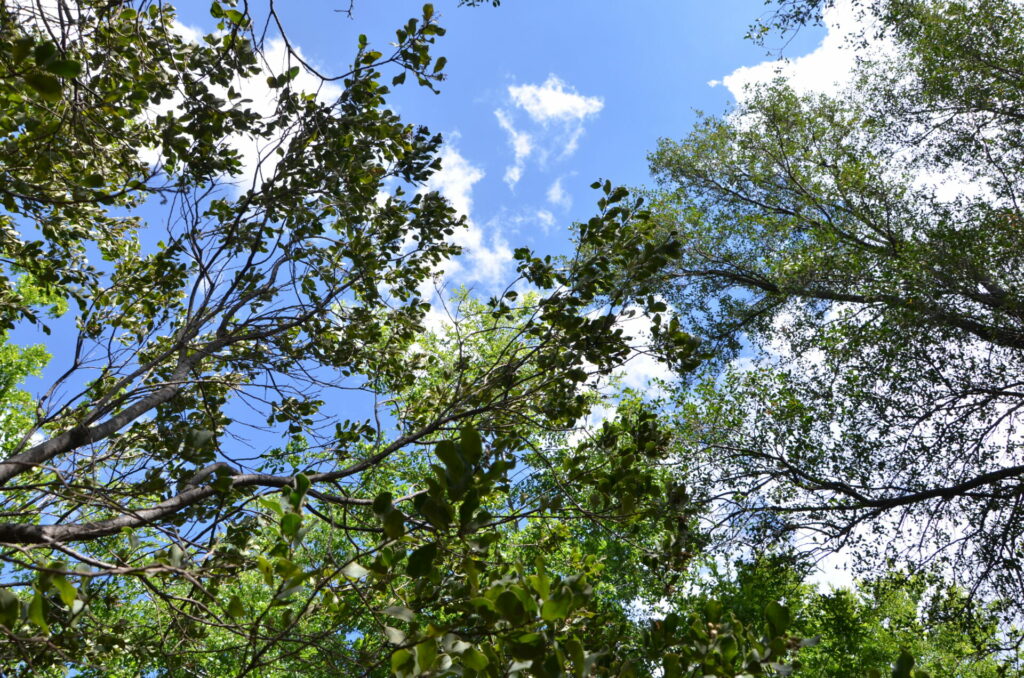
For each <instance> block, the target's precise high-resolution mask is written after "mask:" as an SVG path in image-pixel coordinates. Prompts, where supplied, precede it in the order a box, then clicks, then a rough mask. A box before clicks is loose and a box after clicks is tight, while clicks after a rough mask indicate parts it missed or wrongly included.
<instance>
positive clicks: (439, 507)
mask: <svg viewBox="0 0 1024 678" xmlns="http://www.w3.org/2000/svg"><path fill="white" fill-rule="evenodd" d="M418 508H419V511H420V513H422V514H423V517H425V518H426V519H427V520H428V521H430V524H431V525H433V526H434V527H436V528H437V529H439V530H446V529H448V526H449V525H451V524H452V513H451V510H450V509H449V508H448V505H447V504H445V503H442V502H440V501H438V500H436V499H434V498H433V497H430V496H427V497H425V498H423V500H422V501H421V502H420V505H419V507H418Z"/></svg>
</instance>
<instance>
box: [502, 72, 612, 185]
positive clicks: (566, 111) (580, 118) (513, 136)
mask: <svg viewBox="0 0 1024 678" xmlns="http://www.w3.org/2000/svg"><path fill="white" fill-rule="evenodd" d="M508 97H509V103H510V104H511V106H510V107H507V108H499V109H497V110H495V111H494V115H495V117H496V118H497V119H498V124H499V125H500V126H501V128H502V129H503V130H505V132H506V133H507V134H508V137H509V144H510V145H511V147H512V151H513V154H514V161H513V163H512V164H511V165H509V166H508V167H507V168H506V169H505V183H507V184H508V185H509V188H514V187H515V185H516V183H518V182H519V180H520V179H521V178H522V176H523V172H524V171H525V169H526V160H527V159H528V158H531V157H536V158H537V160H538V162H539V164H540V165H541V166H546V165H547V164H548V161H549V159H550V158H552V157H554V158H557V159H564V158H567V157H569V156H570V155H572V154H573V153H575V152H576V149H577V148H578V146H579V142H580V138H581V137H582V136H583V131H584V122H585V121H586V120H587V119H589V118H592V117H593V116H595V115H597V114H598V113H600V112H601V109H603V108H604V100H603V99H601V98H600V97H592V96H584V95H582V94H580V93H578V92H577V91H576V88H574V87H572V86H571V85H569V84H567V83H566V82H564V81H563V80H561V79H560V78H559V77H558V76H556V75H549V76H548V79H547V80H545V81H544V82H543V83H542V84H540V85H512V86H510V87H509V88H508ZM518 111H522V112H523V113H525V119H523V120H522V124H520V123H519V122H517V121H516V119H515V116H516V113H517V112H518ZM524 125H527V126H529V125H532V127H533V129H531V130H529V131H527V130H525V129H524Z"/></svg>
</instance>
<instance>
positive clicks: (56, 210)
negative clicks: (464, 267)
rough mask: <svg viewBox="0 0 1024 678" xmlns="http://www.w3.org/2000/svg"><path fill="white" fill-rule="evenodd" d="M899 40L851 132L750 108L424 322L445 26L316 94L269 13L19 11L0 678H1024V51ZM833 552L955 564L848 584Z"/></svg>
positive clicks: (445, 221)
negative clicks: (409, 99) (644, 387)
mask: <svg viewBox="0 0 1024 678" xmlns="http://www.w3.org/2000/svg"><path fill="white" fill-rule="evenodd" d="M457 4H458V5H467V6H471V7H472V6H477V5H491V6H498V5H499V4H500V3H499V2H498V1H497V0H491V2H485V1H483V0H462V1H461V2H459V3H457ZM787 7H789V9H786V8H787ZM818 7H819V3H790V4H787V3H782V10H780V12H781V13H780V14H779V17H780V19H779V21H780V24H781V25H783V26H784V27H785V26H787V25H792V24H793V22H796V23H802V22H805V21H806V20H807V19H808V18H809V17H811V16H812V14H811V13H809V12H814V11H817V10H818ZM879 7H882V6H881V5H879ZM794 8H803V9H800V10H799V11H797V13H795V14H792V13H791V14H786V12H789V11H790V10H793V11H796V9H794ZM342 11H343V12H346V11H347V13H348V14H350V15H351V14H352V5H351V4H349V5H348V9H347V10H345V9H344V8H342ZM459 11H501V10H500V9H496V10H493V9H489V8H481V9H476V10H471V9H466V10H459ZM877 11H879V12H883V11H884V15H883V16H884V21H885V22H886V23H885V25H886V26H888V27H889V30H890V33H891V35H892V37H893V39H894V40H895V41H896V44H897V45H898V46H899V52H898V54H897V55H896V56H895V57H893V58H892V59H879V60H877V61H875V62H866V63H864V64H863V65H862V67H861V70H860V81H859V84H858V88H859V91H860V95H859V96H858V97H855V98H852V99H849V100H835V99H829V98H827V97H801V96H798V95H796V94H795V93H793V92H792V91H791V90H789V89H788V88H787V87H786V86H785V84H784V83H776V84H775V85H772V86H771V87H767V88H764V89H762V90H760V91H758V92H756V93H753V94H752V95H751V98H750V99H749V100H748V101H747V102H746V103H744V104H742V105H741V107H740V108H738V109H737V110H736V111H735V112H733V113H732V114H730V115H729V116H728V117H726V118H723V119H714V118H706V119H705V120H704V121H703V122H702V123H701V124H700V125H699V126H698V128H697V129H696V130H695V131H694V132H693V133H692V134H691V135H690V137H688V138H687V139H686V140H685V141H683V142H681V143H674V142H669V141H665V142H663V143H662V145H661V146H660V148H659V149H658V151H657V152H656V153H655V154H654V155H653V156H652V160H653V165H654V170H655V173H656V175H657V176H658V177H659V179H661V180H662V187H661V189H660V190H657V191H650V192H647V195H644V196H639V197H638V196H637V195H632V194H631V192H630V191H628V190H627V189H625V188H622V187H618V186H616V185H614V184H613V182H612V181H609V180H598V181H596V182H595V183H594V184H593V186H592V188H593V189H594V191H595V195H596V196H597V198H596V208H595V210H594V216H593V217H591V218H589V219H588V220H586V221H584V222H582V223H578V224H575V226H574V231H573V233H574V235H575V242H574V249H573V251H572V252H570V253H568V254H566V255H564V256H557V257H556V256H552V255H549V254H547V253H537V252H533V251H531V250H529V249H527V248H518V249H516V250H515V262H516V275H515V277H514V278H513V279H510V280H508V281H505V284H506V286H505V287H504V289H503V290H502V291H501V293H499V294H495V295H494V296H492V297H491V298H487V299H481V298H478V297H476V296H475V295H474V293H473V292H471V291H469V290H454V291H453V290H442V291H440V292H438V293H437V294H438V297H439V298H440V303H436V304H435V303H432V302H437V299H436V298H435V296H434V295H435V292H436V288H435V285H436V282H437V280H438V277H439V275H440V274H441V273H442V272H443V270H444V267H445V265H446V264H448V263H449V262H450V261H451V260H452V259H453V258H455V257H457V256H458V255H459V254H460V248H459V247H458V246H457V245H456V244H455V241H456V237H455V236H456V234H457V232H458V231H459V229H463V228H466V226H467V224H466V221H465V219H464V217H462V216H460V215H458V214H457V213H456V211H455V210H454V209H453V207H452V205H451V204H450V203H449V202H448V201H447V200H446V199H445V198H444V197H442V196H441V195H439V194H438V193H436V192H433V191H430V190H428V180H429V179H430V178H431V176H433V175H434V174H435V173H436V172H437V171H438V170H439V169H440V168H441V159H440V158H441V154H440V150H441V146H442V143H443V140H442V138H441V137H440V136H439V135H437V134H434V133H432V132H431V131H430V130H428V129H426V128H424V127H422V126H418V125H416V124H413V123H409V122H406V121H404V120H403V119H402V118H401V117H400V116H399V115H398V114H396V113H395V112H394V111H393V110H392V108H391V106H390V104H389V99H390V97H391V96H392V91H393V90H394V89H395V88H398V87H414V86H418V87H424V88H427V89H428V90H431V91H435V92H437V91H439V90H440V89H441V88H442V86H443V82H444V77H445V65H446V59H445V58H444V57H442V56H438V55H437V54H436V51H437V49H438V45H437V43H438V41H439V39H440V38H442V36H444V33H445V31H444V28H443V27H442V26H441V25H440V24H439V22H438V15H437V13H436V12H435V9H434V7H433V6H432V5H429V4H427V5H424V6H423V8H422V10H421V12H420V13H419V14H418V15H417V16H416V17H414V18H411V19H409V20H408V22H406V23H405V24H404V25H402V26H400V27H396V30H395V35H394V41H393V42H391V43H389V44H388V45H386V46H375V45H374V44H373V43H371V41H370V40H368V39H367V37H366V36H359V37H358V38H357V39H355V40H354V41H353V44H352V45H351V46H350V49H351V50H352V59H351V64H350V66H349V67H348V68H347V69H344V70H343V71H342V72H339V73H327V72H322V71H321V70H318V69H316V68H315V67H314V66H313V65H311V64H310V63H309V62H308V61H307V60H306V59H304V58H303V56H302V54H301V53H300V52H299V51H298V50H297V49H296V48H295V47H294V46H293V45H292V44H291V42H289V40H288V36H287V33H286V29H287V25H286V22H285V21H284V20H283V19H282V17H281V16H279V14H278V13H277V11H276V9H275V7H274V4H273V3H268V4H267V5H266V6H265V7H258V6H256V4H252V6H250V5H249V4H248V3H237V2H231V1H228V0H224V1H218V2H214V3H213V4H212V5H211V7H210V17H211V19H212V21H213V23H214V24H215V27H214V29H213V30H212V32H211V33H209V34H207V35H193V34H192V32H191V31H190V30H187V29H185V28H184V26H183V25H182V24H181V23H180V21H179V20H178V18H177V16H176V14H175V9H174V7H173V6H171V5H169V4H167V3H162V2H152V1H150V0H116V1H114V2H111V1H110V0H60V1H58V2H56V3H27V2H13V1H5V2H3V3H0V73H2V75H3V77H2V78H0V227H2V228H0V251H2V256H0V325H2V326H3V329H4V332H6V333H7V334H4V335H3V337H2V339H4V342H3V344H2V345H0V403H2V406H3V415H2V417H0V673H3V675H11V676H49V675H52V676H63V675H76V676H126V677H127V676H139V675H147V676H148V675H159V676H165V675H166V676H195V675H211V676H284V675H301V676H337V675H343V676H348V675H365V676H397V677H399V678H406V677H412V676H447V675H452V676H465V677H467V678H472V677H474V676H481V677H484V676H486V677H489V678H499V677H505V676H519V677H522V678H526V677H527V676H536V677H538V678H547V677H552V678H553V677H556V676H567V675H572V676H577V677H580V678H582V677H584V676H621V677H623V678H628V677H636V676H664V677H665V678H697V677H701V678H707V677H708V676H716V677H722V678H726V677H728V678H747V677H748V676H754V675H780V676H785V675H804V676H821V677H822V678H825V677H830V678H831V677H832V676H845V675H854V674H865V675H868V676H873V675H880V673H879V671H885V672H886V673H890V672H891V675H892V676H893V678H925V677H927V676H929V675H936V676H950V677H951V678H952V677H954V676H964V677H966V676H983V677H987V676H993V677H994V676H996V675H999V676H1004V675H1015V674H1012V673H1010V671H1011V670H1015V669H1019V657H1018V656H1017V654H1015V653H1016V652H1017V651H1016V650H1015V649H1014V648H1013V647H1011V646H1008V645H1007V644H1006V642H1007V640H1008V639H1010V638H1011V634H1009V633H1007V632H1006V626H1005V624H1004V620H1005V618H1006V615H1005V612H1006V611H1007V610H1008V609H1011V611H1012V608H1011V606H1008V605H1007V603H1006V602H1005V601H1006V600H1013V598H1012V596H1014V595H1018V594H1024V591H1021V590H1020V588H1021V587H1019V573H1020V567H1019V564H1017V563H1018V561H1019V556H1020V549H1021V546H1020V539H1021V534H1020V530H1021V529H1022V528H1021V527H1020V523H1021V520H1020V517H1019V515H1018V512H1019V506H1018V504H1019V503H1020V502H1019V499H1020V495H1021V492H1020V487H1021V486H1020V482H1021V481H1020V476H1021V471H1020V469H1021V468H1022V464H1024V461H1022V460H1020V459H1019V458H1018V457H1020V455H1021V450H1020V449H1019V440H1018V439H1017V437H1016V436H1015V435H1014V432H1015V429H1014V426H1015V417H1016V409H1017V407H1018V406H1019V403H1020V396H1021V394H1020V393H1019V391H1020V388H1019V384H1018V382H1019V381H1020V375H1019V372H1020V370H1019V368H1018V365H1019V363H1020V357H1021V356H1020V355H1019V353H1020V351H1021V348H1022V341H1024V339H1022V337H1024V328H1022V327H1021V321H1022V320H1024V316H1022V315H1021V309H1022V308H1024V306H1022V304H1021V299H1020V298H1019V297H1020V295H1019V292H1018V290H1017V284H1018V283H1019V282H1020V281H1019V280H1018V278H1019V274H1020V269H1021V266H1020V264H1021V261H1020V257H1021V253H1022V252H1024V248H1022V247H1020V245H1021V244H1022V243H1021V242H1020V229H1019V227H1018V226H1019V224H1018V220H1019V216H1020V215H1019V210H1018V209H1017V204H1016V202H1015V195H1016V190H1017V188H1016V187H1017V179H1016V174H1015V172H1016V168H1017V167H1018V166H1019V164H1020V163H1019V162H1018V160H1019V158H1018V157H1017V156H1018V155H1019V153H1020V150H1019V149H1020V147H1021V145H1020V144H1019V143H1018V141H1019V138H1018V137H1019V135H1020V130H1019V129H1018V128H1019V125H1018V123H1019V119H1018V117H1019V116H1017V115H1016V113H1015V111H1016V107H1015V105H1016V97H1019V96H1020V78H1019V77H1016V76H1017V75H1020V74H1019V73H1018V72H1017V71H1019V70H1020V69H1018V68H1017V66H1018V65H1019V64H1020V62H1021V61H1022V59H1024V56H1022V54H1021V49H1020V48H1021V42H1020V40H1021V38H1020V35H1021V33H1020V31H1017V32H1016V33H1015V35H1012V36H1005V35H1003V34H999V33H997V32H991V31H990V32H987V33H985V34H984V35H982V34H981V33H980V32H978V31H975V30H965V29H964V26H965V25H967V24H970V25H975V26H993V25H995V22H997V21H1007V20H1008V21H1011V22H1012V25H1014V26H1018V25H1020V24H1021V18H1022V16H1021V10H1020V8H1019V7H1018V6H1017V5H1015V4H1013V3H1012V2H1010V0H1005V2H1004V1H1003V0H984V1H981V0H979V2H977V3H973V4H972V3H957V2H945V3H929V4H922V3H915V2H902V1H901V2H892V3H890V4H887V5H885V6H884V8H883V9H878V10H877ZM801 12H803V13H801ZM787 17H788V18H787ZM787 22H788V23H787ZM272 39H279V40H280V41H281V43H282V44H283V45H284V52H285V59H284V63H283V64H279V63H277V62H276V61H275V60H272V59H271V58H270V55H269V52H270V48H269V46H268V45H270V41H271V40H272ZM950 63H954V64H956V65H955V66H953V65H949V64H950ZM993 64H999V67H998V68H996V67H994V66H993ZM1015 69H1016V70H1015ZM253 83H259V85H260V87H261V88H264V89H266V90H267V91H269V92H270V100H269V101H257V100H254V99H255V97H253V98H250V92H251V91H252V89H253ZM954 171H955V172H956V176H958V177H966V178H967V181H968V186H969V187H976V188H977V189H978V190H967V189H964V190H962V191H961V192H960V193H959V194H957V195H956V196H954V197H953V198H949V197H947V196H944V195H940V191H939V189H937V188H935V187H934V186H928V185H924V184H922V183H921V179H922V177H924V178H927V177H933V176H938V177H939V178H940V179H941V181H942V182H945V181H947V179H948V175H950V173H952V172H954ZM637 316H641V317H643V318H646V319H647V320H648V321H649V324H650V327H651V330H650V337H649V338H648V339H642V338H640V337H634V336H630V333H629V332H627V331H626V330H625V329H624V328H625V321H627V320H629V319H631V318H636V317H637ZM26 327H34V328H37V329H38V330H39V332H40V333H42V334H43V335H44V336H45V335H47V334H51V333H52V335H51V336H52V337H53V339H52V340H51V341H47V342H46V343H44V344H39V345H32V346H20V345H17V344H15V343H13V342H12V341H10V340H9V338H10V336H11V334H10V333H13V332H16V331H18V330H24V329H25V328H26ZM51 342H52V343H51ZM748 346H753V347H754V348H755V349H756V350H757V351H759V352H758V353H756V354H755V357H754V358H753V360H752V365H753V366H752V367H749V368H744V369H740V368H738V367H737V364H736V362H735V360H736V358H737V357H738V356H740V355H741V354H742V355H743V356H744V357H746V351H747V347H748ZM54 347H58V348H54ZM638 353H641V354H646V355H651V356H653V357H655V358H657V359H658V360H660V361H661V362H662V363H663V364H664V365H666V366H668V367H669V368H671V369H672V370H674V371H675V373H676V374H677V376H678V377H679V380H678V381H677V382H675V383H674V384H672V385H669V384H664V385H663V386H664V388H665V389H667V391H666V392H667V393H668V395H667V396H665V397H663V398H658V397H655V396H654V395H652V393H640V392H636V391H630V390H628V389H622V388H617V387H615V383H616V377H615V375H616V372H617V370H620V369H621V368H622V367H623V366H624V365H628V362H629V361H630V360H631V359H633V358H634V357H635V356H636V355H637V354H638ZM51 354H52V355H51ZM48 361H49V362H50V363H51V365H50V370H49V371H48V372H47V374H48V375H55V376H54V377H53V378H52V379H51V380H50V383H47V384H46V385H45V386H44V387H43V388H42V389H41V390H37V391H29V390H28V389H27V388H26V387H24V381H25V379H26V377H27V376H29V375H38V374H40V373H41V370H42V369H43V368H44V366H46V364H47V362H48ZM609 384H611V386H609ZM597 406H602V407H605V406H610V407H611V408H613V409H614V413H613V414H612V415H610V416H607V417H605V418H604V420H602V421H599V422H598V423H597V424H595V425H584V424H585V422H587V421H588V417H590V416H591V415H593V414H594V413H595V412H596V411H597V410H598V407H597ZM911 527H912V528H913V530H915V531H911ZM794 533H796V534H797V535H798V537H800V539H792V538H790V536H791V535H793V534H794ZM809 535H818V536H819V537H820V538H821V539H822V540H823V541H822V542H821V545H822V546H828V547H833V548H834V547H837V546H846V545H849V544H854V545H859V546H860V548H861V550H860V553H861V554H862V555H864V556H866V557H867V558H868V559H870V558H874V559H875V560H882V559H884V558H886V557H889V556H906V555H916V556H920V557H922V558H923V559H924V560H925V561H926V562H938V563H945V564H946V565H947V567H946V568H945V569H943V568H942V567H939V568H938V569H937V570H936V572H932V573H926V572H924V571H920V570H918V569H915V567H914V566H915V565H916V564H919V562H920V558H919V559H918V560H917V561H914V560H911V561H906V560H892V561H890V562H889V563H887V566H886V569H885V571H884V572H883V573H882V574H881V575H880V576H872V577H868V578H865V579H863V580H861V581H859V582H858V583H857V584H856V585H855V586H854V587H853V588H852V589H843V590H838V591H832V592H821V591H817V590H815V589H814V588H813V587H812V586H811V585H810V584H808V583H807V581H806V577H807V574H808V572H809V567H808V561H807V559H806V553H804V552H803V551H802V550H801V549H802V547H803V546H804V544H803V543H802V542H801V539H804V538H806V537H808V536H809ZM766 537H767V539H766ZM880 539H885V540H886V543H888V544H889V550H884V549H879V541H880ZM723 545H724V546H729V547H730V548H732V551H726V552H723V550H722V548H721V547H722V546H723ZM737 545H739V546H741V547H742V548H740V549H736V548H734V547H735V546H737ZM723 553H727V556H724V555H723ZM737 556H738V557H737ZM943 559H946V560H943ZM951 571H952V572H953V574H954V575H956V576H953V577H951V578H949V577H947V575H949V574H950V572H951ZM944 577H946V578H944ZM989 593H994V594H997V595H1002V596H1004V598H1002V599H998V598H993V599H986V598H984V597H983V596H981V595H980V594H989ZM1001 615H1002V616H1001ZM1014 661H1016V662H1017V664H1014V663H1013V662H1014ZM890 663H891V666H890Z"/></svg>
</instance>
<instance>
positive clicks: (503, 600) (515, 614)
mask: <svg viewBox="0 0 1024 678" xmlns="http://www.w3.org/2000/svg"><path fill="white" fill-rule="evenodd" d="M494 606H495V607H496V608H497V610H498V612H499V613H500V614H501V616H502V617H504V618H505V619H507V620H508V621H510V622H512V623H513V624H519V623H520V622H522V621H523V619H524V618H525V617H526V608H525V607H523V602H522V601H521V600H519V596H517V595H516V594H514V593H512V592H511V591H502V592H501V595H499V596H498V598H497V600H495V601H494Z"/></svg>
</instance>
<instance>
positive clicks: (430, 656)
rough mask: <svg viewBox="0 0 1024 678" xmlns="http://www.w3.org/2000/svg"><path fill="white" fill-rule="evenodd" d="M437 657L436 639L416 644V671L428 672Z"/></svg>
mask: <svg viewBox="0 0 1024 678" xmlns="http://www.w3.org/2000/svg"><path fill="white" fill-rule="evenodd" d="M435 659H437V644H436V643H434V639H433V638H431V639H430V640H425V641H423V642H422V643H420V644H419V645H417V646H416V672H417V673H426V672H427V671H429V670H430V667H431V666H433V665H434V660H435Z"/></svg>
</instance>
